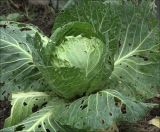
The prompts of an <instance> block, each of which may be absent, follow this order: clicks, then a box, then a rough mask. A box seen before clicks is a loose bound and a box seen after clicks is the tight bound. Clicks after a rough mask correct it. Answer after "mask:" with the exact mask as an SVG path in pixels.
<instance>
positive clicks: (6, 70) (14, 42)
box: [0, 21, 48, 100]
mask: <svg viewBox="0 0 160 132" xmlns="http://www.w3.org/2000/svg"><path fill="white" fill-rule="evenodd" d="M36 32H39V31H38V29H37V28H36V27H34V26H31V25H26V24H22V23H16V22H7V21H1V22H0V34H1V35H0V58H1V59H0V76H1V77H0V85H1V89H0V95H1V96H0V99H1V100H3V99H5V98H8V96H9V91H16V90H18V91H20V90H22V89H23V90H24V89H25V90H27V89H40V87H41V88H42V87H44V83H45V82H44V80H43V78H42V76H41V73H40V72H39V71H38V69H37V68H36V67H35V65H34V63H33V58H32V45H33V43H31V41H30V39H28V38H29V37H31V38H33V37H34V35H35V33H36ZM39 34H40V35H41V38H42V40H43V44H44V46H45V45H46V44H47V43H48V38H47V37H44V36H43V34H42V33H40V32H39Z"/></svg>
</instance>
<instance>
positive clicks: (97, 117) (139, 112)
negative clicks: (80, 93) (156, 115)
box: [55, 90, 152, 130]
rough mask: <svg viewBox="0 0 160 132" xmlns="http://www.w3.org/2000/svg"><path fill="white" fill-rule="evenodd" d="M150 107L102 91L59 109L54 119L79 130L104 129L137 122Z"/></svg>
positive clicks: (112, 91) (107, 91)
mask: <svg viewBox="0 0 160 132" xmlns="http://www.w3.org/2000/svg"><path fill="white" fill-rule="evenodd" d="M151 106H152V105H149V104H148V105H147V104H144V103H140V102H136V101H133V100H130V99H129V98H127V97H125V96H123V95H122V94H120V93H119V92H117V91H115V90H104V91H100V92H98V93H96V94H93V95H90V96H88V97H83V98H80V99H77V100H75V101H74V102H72V103H69V104H66V105H64V106H63V107H60V108H59V109H58V110H57V113H56V115H57V116H56V117H55V119H56V120H57V121H59V122H61V123H62V124H65V125H70V126H74V127H75V128H79V129H82V128H83V129H88V130H96V129H106V128H109V127H110V126H111V125H112V124H113V123H114V122H118V121H119V120H120V121H128V122H135V121H137V120H139V119H140V118H142V117H143V116H145V114H146V112H147V110H149V107H151Z"/></svg>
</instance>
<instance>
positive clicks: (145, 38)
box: [110, 1, 160, 98]
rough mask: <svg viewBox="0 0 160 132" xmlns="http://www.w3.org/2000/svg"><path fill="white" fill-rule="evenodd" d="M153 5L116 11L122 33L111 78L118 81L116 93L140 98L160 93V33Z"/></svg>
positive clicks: (131, 5)
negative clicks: (117, 91)
mask: <svg viewBox="0 0 160 132" xmlns="http://www.w3.org/2000/svg"><path fill="white" fill-rule="evenodd" d="M150 4H151V2H150V1H142V2H141V3H140V4H139V5H133V4H132V3H130V2H126V3H125V4H123V5H122V6H118V7H117V10H116V12H117V14H119V17H120V22H121V33H120V34H119V43H118V44H117V47H118V48H117V51H116V54H115V58H114V59H115V62H114V71H113V73H112V75H111V79H112V81H113V82H115V80H117V84H115V86H116V85H119V87H118V86H116V88H117V90H119V91H120V92H123V93H126V95H129V96H132V97H133V95H134V97H138V98H149V97H152V96H155V95H156V94H157V93H159V92H160V89H159V87H160V50H159V49H160V32H159V31H158V25H157V21H156V16H155V15H154V12H152V7H151V6H150ZM118 83H119V84H118ZM112 87H114V86H113V85H111V87H110V88H112Z"/></svg>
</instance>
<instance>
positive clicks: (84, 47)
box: [40, 23, 113, 99]
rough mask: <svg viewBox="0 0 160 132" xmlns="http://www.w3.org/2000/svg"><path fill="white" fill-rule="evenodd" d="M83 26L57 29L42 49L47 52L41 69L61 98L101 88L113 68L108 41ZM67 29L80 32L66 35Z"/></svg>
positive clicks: (68, 26) (69, 25) (69, 97)
mask: <svg viewBox="0 0 160 132" xmlns="http://www.w3.org/2000/svg"><path fill="white" fill-rule="evenodd" d="M78 24H80V23H78ZM85 26H86V24H84V23H82V24H80V25H79V26H77V23H74V24H73V23H72V24H68V25H67V26H66V25H65V26H64V27H61V28H60V29H57V30H56V31H55V33H54V34H53V36H52V37H51V42H50V43H49V44H48V45H47V48H46V49H45V50H46V51H45V52H46V54H47V55H46V57H45V58H44V59H43V60H44V61H46V60H47V61H46V63H44V66H43V67H40V70H41V71H42V73H43V75H44V77H45V79H46V81H47V82H48V83H49V85H50V86H51V87H52V89H53V91H54V92H55V93H56V94H58V95H59V96H61V97H64V98H68V99H71V98H77V97H81V96H84V95H87V94H90V93H92V92H95V91H98V90H101V89H103V87H104V85H106V80H107V79H108V78H109V76H110V74H111V72H112V69H113V63H112V59H111V56H110V54H109V51H108V52H106V50H107V48H106V47H107V44H106V43H105V42H104V41H103V40H101V38H100V37H98V36H96V35H94V32H93V31H92V30H91V29H92V28H91V29H89V28H84V27H85ZM87 26H88V24H87ZM87 26H86V27H87ZM80 27H81V28H82V29H81V30H80V29H79V28H80ZM64 29H65V30H64ZM87 30H88V32H87ZM69 31H79V32H78V33H77V32H76V33H75V32H73V33H69V34H67V33H68V32H69ZM62 34H64V35H62ZM57 36H61V37H60V38H59V39H57Z"/></svg>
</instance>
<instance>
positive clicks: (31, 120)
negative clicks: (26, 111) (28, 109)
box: [0, 106, 80, 132]
mask: <svg viewBox="0 0 160 132" xmlns="http://www.w3.org/2000/svg"><path fill="white" fill-rule="evenodd" d="M53 111H54V106H46V107H45V108H43V109H41V110H39V111H38V112H36V113H33V114H32V115H31V116H30V117H28V118H27V119H25V120H24V121H22V122H21V123H19V124H17V125H15V126H12V127H7V128H4V129H2V130H0V132H4V131H5V132H15V131H21V132H32V131H35V132H37V131H43V132H57V131H60V132H70V131H74V132H80V131H78V130H76V129H72V128H70V127H68V126H62V125H61V124H59V123H58V122H56V121H55V120H54V118H53V117H54V115H53Z"/></svg>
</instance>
